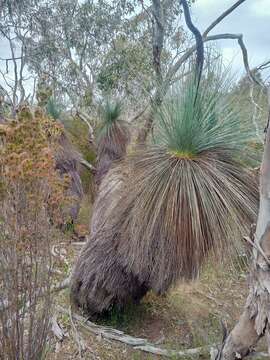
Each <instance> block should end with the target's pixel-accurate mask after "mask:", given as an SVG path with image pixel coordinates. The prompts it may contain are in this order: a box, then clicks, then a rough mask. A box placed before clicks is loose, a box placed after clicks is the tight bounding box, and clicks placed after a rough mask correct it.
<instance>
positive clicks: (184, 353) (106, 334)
mask: <svg viewBox="0 0 270 360" xmlns="http://www.w3.org/2000/svg"><path fill="white" fill-rule="evenodd" d="M56 310H58V311H59V312H61V313H63V314H66V315H69V310H68V309H65V308H63V307H62V306H59V305H57V306H56ZM72 318H73V319H74V320H76V321H78V322H79V323H80V325H81V326H82V327H83V328H85V329H86V330H88V331H89V332H91V333H93V334H94V335H97V336H99V337H101V338H104V339H107V340H115V341H118V342H121V343H123V344H126V345H129V346H131V347H132V348H133V349H134V350H140V351H144V352H147V353H150V354H154V355H160V356H165V357H176V356H177V357H180V358H181V357H182V358H186V357H197V356H201V355H205V354H210V353H211V352H213V350H214V348H216V346H217V345H216V344H213V345H208V346H202V347H198V348H194V349H187V350H168V349H162V348H160V347H157V346H155V345H154V344H151V343H149V342H148V341H147V339H143V338H136V337H134V336H130V335H127V334H125V333H124V332H123V331H120V330H117V329H113V328H111V327H108V326H102V325H97V324H95V323H93V322H91V321H89V320H87V319H86V318H84V317H82V316H80V315H78V314H75V313H73V314H72ZM268 356H269V355H267V354H266V353H252V354H251V355H250V357H251V358H252V359H260V357H268Z"/></svg>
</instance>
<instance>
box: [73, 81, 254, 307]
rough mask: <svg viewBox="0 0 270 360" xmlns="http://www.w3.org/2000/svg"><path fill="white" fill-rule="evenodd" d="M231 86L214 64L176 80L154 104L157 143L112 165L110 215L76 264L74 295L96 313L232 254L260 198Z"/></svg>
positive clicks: (246, 131)
mask: <svg viewBox="0 0 270 360" xmlns="http://www.w3.org/2000/svg"><path fill="white" fill-rule="evenodd" d="M227 95H228V93H227V90H226V82H225V81H224V82H220V80H217V78H216V77H215V76H212V74H209V75H207V76H204V77H203V78H202V81H201V82H200V85H199V87H198V85H197V83H196V82H194V79H193V78H191V79H189V80H188V81H186V82H185V83H183V84H180V85H178V88H177V91H172V93H171V94H170V95H169V96H168V97H167V98H166V100H165V102H164V105H163V106H162V107H161V108H160V109H159V110H158V111H157V113H156V123H155V124H156V130H155V133H154V142H153V144H150V145H147V146H146V147H143V148H138V149H135V150H134V152H133V153H132V154H130V155H128V156H127V158H126V159H125V161H124V162H123V163H122V164H120V165H118V167H117V168H115V169H112V170H111V171H110V172H109V173H108V174H107V176H106V178H105V179H104V181H103V182H102V185H101V193H100V194H99V199H98V201H99V202H101V200H102V194H104V199H105V200H106V201H107V203H108V206H107V208H108V211H107V212H106V219H102V218H100V220H99V224H97V223H96V224H95V225H96V226H95V231H94V233H93V235H92V237H91V239H90V241H89V243H88V244H87V245H86V246H85V248H84V249H83V251H82V253H81V255H80V258H79V260H78V263H77V266H76V267H75V271H74V274H73V286H72V296H73V298H74V299H75V301H76V302H77V304H79V305H82V306H83V307H85V308H87V310H88V311H90V312H92V313H99V312H102V311H104V310H107V309H108V308H110V307H111V306H112V305H114V304H116V305H123V304H125V302H126V301H127V300H130V299H133V300H138V299H139V298H140V297H141V296H143V295H144V293H145V291H147V290H148V289H153V290H154V291H155V292H157V293H163V292H165V291H166V290H167V289H168V288H169V287H170V286H171V285H173V284H175V283H176V281H177V280H179V279H190V278H193V277H195V276H196V275H197V274H198V270H199V268H200V265H201V264H202V262H203V261H204V259H206V257H207V255H209V253H211V254H212V253H213V254H216V255H220V256H222V255H223V254H229V251H228V252H224V250H229V249H232V245H233V243H234V240H235V239H237V238H240V237H241V234H242V233H243V232H244V233H246V231H247V229H248V227H249V226H250V224H251V222H253V221H254V218H255V215H256V211H257V202H258V190H257V184H256V180H255V178H254V177H253V175H252V174H251V173H250V172H249V171H248V170H247V168H246V166H245V165H244V163H245V162H244V160H245V159H246V158H248V157H249V155H250V154H248V153H247V150H246V148H245V146H246V144H247V143H248V141H249V140H250V139H251V137H252V133H251V131H250V126H249V123H248V121H247V122H246V124H243V123H241V124H240V123H239V121H238V116H237V114H235V113H234V112H233V106H232V104H231V102H228V101H227V100H228V99H227ZM244 148H245V151H243V149H244ZM117 172H119V174H120V175H121V176H120V177H119V176H117ZM123 174H125V176H123ZM117 178H121V181H118V182H117V181H116V180H117ZM110 180H111V181H110ZM106 183H107V190H106V189H104V188H103V184H106ZM109 184H110V185H111V187H110V189H111V190H109V189H108V185H109ZM114 195H115V196H114ZM97 299H98V301H97Z"/></svg>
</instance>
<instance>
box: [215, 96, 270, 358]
mask: <svg viewBox="0 0 270 360" xmlns="http://www.w3.org/2000/svg"><path fill="white" fill-rule="evenodd" d="M268 102H269V108H270V90H269V91H268ZM269 118H270V111H269ZM269 118H268V124H267V128H266V138H265V146H264V154H263V159H262V164H261V173H260V207H259V213H258V219H257V227H256V233H255V238H254V246H253V263H252V268H251V272H250V276H249V295H248V298H247V301H246V304H245V309H244V312H243V314H242V315H241V317H240V319H239V321H238V323H237V324H236V325H235V327H234V328H233V330H232V331H231V333H230V334H229V336H228V337H227V338H226V339H225V341H224V343H223V345H222V348H221V350H220V352H219V354H218V355H217V357H216V360H234V359H243V358H244V357H245V356H247V355H248V354H249V353H250V352H251V351H252V347H253V346H254V345H256V343H257V342H258V340H259V339H260V338H261V337H262V336H266V340H267V344H268V352H269V355H270V128H269V126H268V125H269Z"/></svg>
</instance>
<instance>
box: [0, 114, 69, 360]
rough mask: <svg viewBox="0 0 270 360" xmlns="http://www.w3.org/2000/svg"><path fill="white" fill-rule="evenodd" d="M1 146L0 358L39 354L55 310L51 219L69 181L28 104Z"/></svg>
mask: <svg viewBox="0 0 270 360" xmlns="http://www.w3.org/2000/svg"><path fill="white" fill-rule="evenodd" d="M2 139H4V141H3V142H2V146H1V148H0V151H1V157H0V175H1V182H0V183H1V200H0V204H1V207H0V293H1V295H0V324H1V326H0V358H1V359H10V360H11V359H12V360H13V359H18V358H20V359H33V360H34V359H40V358H42V356H43V354H44V351H45V350H46V342H47V336H48V331H49V325H50V324H49V321H50V316H51V311H52V297H51V293H50V290H51V286H52V259H51V244H52V243H53V242H55V241H56V240H57V235H56V234H57V233H56V230H55V229H54V228H53V227H52V225H51V222H52V221H53V222H54V223H62V221H63V219H62V215H63V212H62V208H63V207H64V206H65V202H66V199H65V198H64V196H63V193H64V192H65V191H66V189H67V187H68V181H66V180H63V179H61V177H60V176H59V174H58V172H56V171H55V160H54V156H53V153H52V150H51V149H50V146H49V143H48V141H47V138H46V136H44V131H43V129H42V126H41V121H40V117H38V116H37V115H35V116H33V115H32V114H31V112H30V111H29V110H28V109H24V110H23V111H22V112H21V113H20V114H19V121H18V122H12V123H10V124H9V125H8V126H7V127H6V129H5V132H4V135H2Z"/></svg>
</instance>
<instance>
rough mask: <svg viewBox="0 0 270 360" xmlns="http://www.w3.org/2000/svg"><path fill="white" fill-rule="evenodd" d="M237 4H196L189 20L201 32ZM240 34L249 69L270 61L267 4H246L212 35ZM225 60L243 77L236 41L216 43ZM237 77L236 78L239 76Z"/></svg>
mask: <svg viewBox="0 0 270 360" xmlns="http://www.w3.org/2000/svg"><path fill="white" fill-rule="evenodd" d="M235 2H236V0H197V1H196V2H195V4H194V5H193V7H192V18H193V20H194V23H195V24H196V25H197V26H198V27H199V29H200V30H201V31H203V30H205V29H206V28H207V26H208V25H209V24H210V23H211V22H212V21H213V20H215V19H216V18H217V17H218V16H219V15H220V14H221V13H222V12H223V11H224V10H226V9H227V8H229V7H230V6H231V5H232V4H234V3H235ZM218 33H237V34H243V39H244V42H245V45H246V47H247V49H248V53H249V60H250V67H251V68H252V67H254V66H256V65H258V64H260V63H262V62H264V61H266V60H268V59H269V60H270V0H246V1H245V2H244V3H243V4H242V5H240V6H239V7H238V8H237V9H236V10H234V12H233V13H231V14H230V15H228V17H227V18H225V19H224V20H223V21H222V22H221V23H220V24H219V25H217V26H216V27H215V28H214V29H213V30H212V31H211V33H210V34H211V35H214V34H218ZM217 44H219V47H220V48H221V50H222V53H223V55H224V58H225V59H226V60H227V61H228V62H229V63H231V62H232V67H233V69H234V70H236V71H238V72H239V73H240V74H241V73H243V71H244V70H243V63H242V58H241V51H240V49H239V45H238V44H237V41H236V40H224V41H218V42H217ZM240 74H239V75H240Z"/></svg>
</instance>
